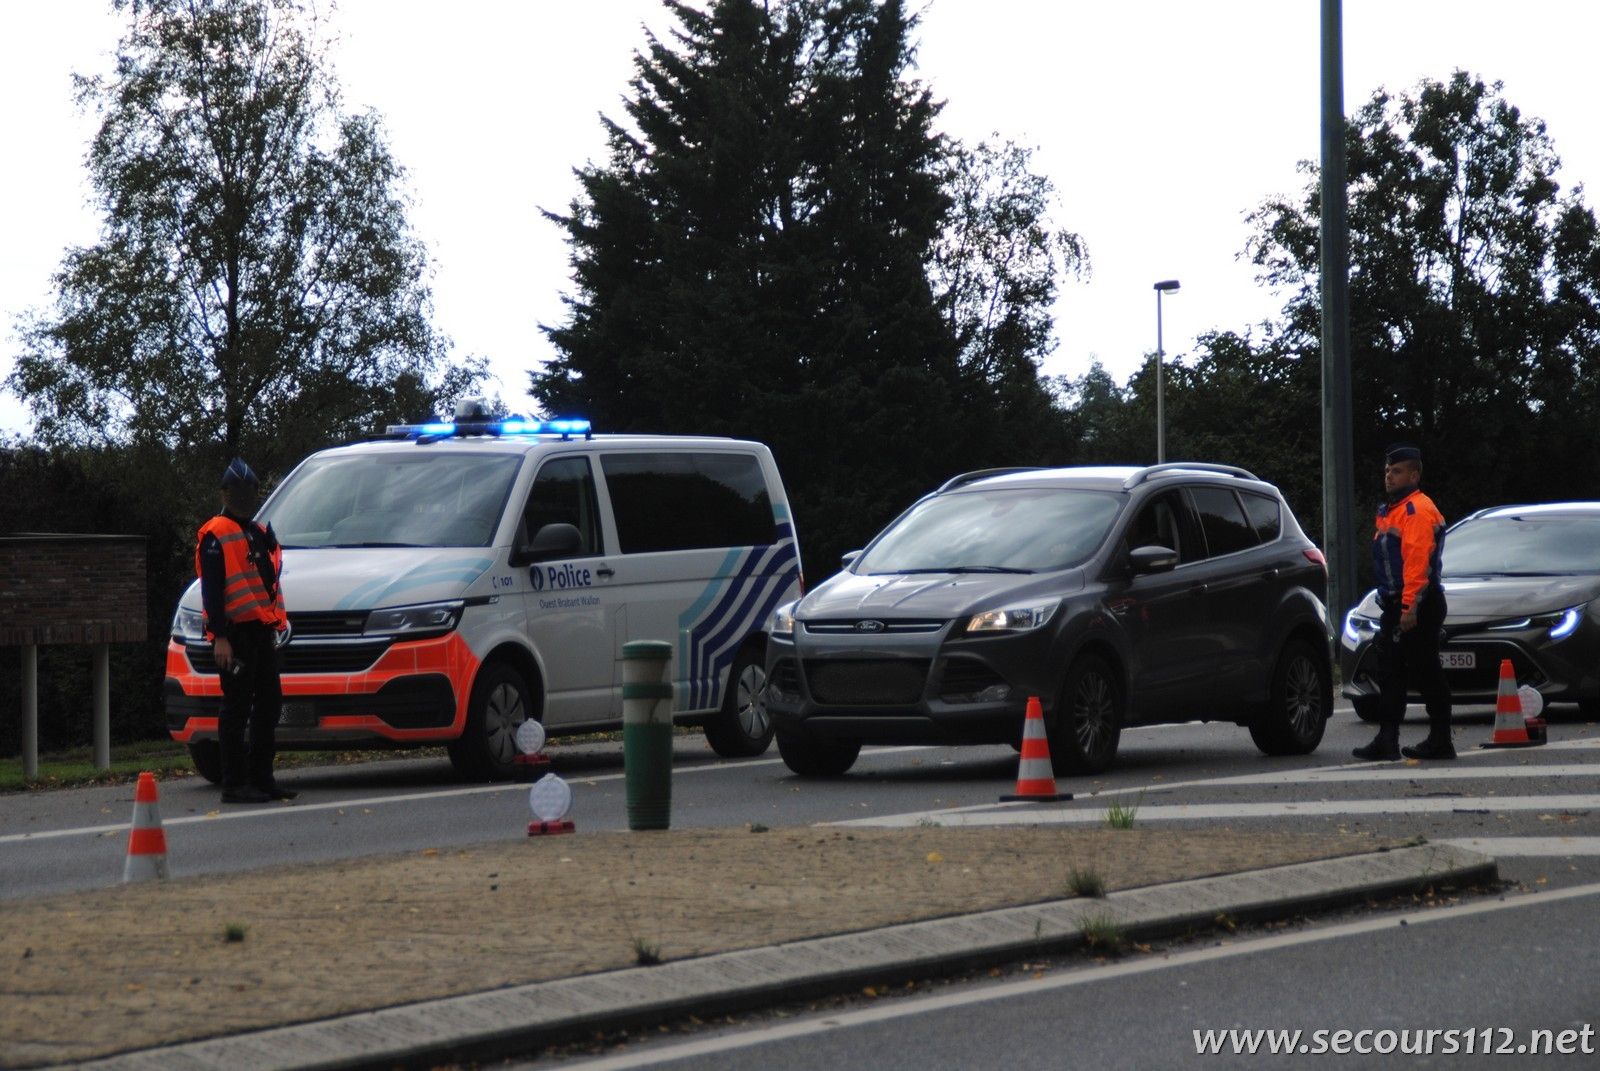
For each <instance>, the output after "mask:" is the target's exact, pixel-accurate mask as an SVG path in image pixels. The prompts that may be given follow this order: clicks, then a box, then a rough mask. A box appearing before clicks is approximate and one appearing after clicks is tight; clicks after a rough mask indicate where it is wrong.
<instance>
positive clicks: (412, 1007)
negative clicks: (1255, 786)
mask: <svg viewBox="0 0 1600 1071" xmlns="http://www.w3.org/2000/svg"><path fill="white" fill-rule="evenodd" d="M1498 876H1499V870H1498V867H1497V866H1496V864H1495V861H1494V860H1493V859H1491V858H1489V857H1488V856H1485V855H1481V854H1479V853H1477V852H1472V851H1468V850H1466V849H1463V848H1459V847H1455V846H1452V845H1444V844H1425V845H1420V846H1418V847H1412V848H1399V849H1395V850H1391V851H1386V852H1374V853H1371V854H1368V855H1357V856H1345V857H1342V858H1337V859H1323V860H1317V861H1314V862H1310V863H1297V864H1294V865H1292V866H1283V867H1274V868H1272V869H1270V870H1256V871H1249V872H1246V873H1242V874H1225V875H1221V876H1218V877H1212V878H1197V879H1193V880H1190V881H1182V882H1174V883H1172V884H1170V885H1155V886H1149V887H1146V888H1141V889H1129V890H1125V891H1123V892H1116V893H1112V894H1110V895H1108V896H1106V897H1105V898H1104V899H1099V900H1085V899H1081V898H1079V899H1072V900H1057V901H1053V902H1050V903H1044V904H1032V905H1029V906H1025V907H1011V908H1002V909H999V910H995V911H986V912H982V913H980V914H974V915H959V916H953V917H949V918H942V919H931V920H928V921H924V922H910V923H904V924H901V925H899V926H890V927H885V928H883V929H878V930H868V931H864V932H861V933H852V934H841V935H837V936H833V937H819V938H813V939H811V940H807V941H796V942H793V943H790V944H785V945H773V946H769V947H765V948H752V949H745V950H743V951H739V952H724V953H720V954H717V955H712V956H703V957H700V958H697V959H690V960H682V961H678V962H673V963H666V964H662V965H661V966H657V967H634V968H629V969H627V970H620V971H610V972H606V973H603V974H593V975H584V976H581V977H577V978H563V979H556V980H553V981H548V982H535V983H531V984H529V985H521V986H513V987H510V988H506V989H497V990H491V991H489V992H486V993H473V994H469V995H467V996H461V997H450V998H446V999H443V1000H434V1001H426V1002H422V1003H418V1004H407V1005H402V1006H399V1007H393V1008H384V1009H380V1010H378V1011H372V1012H362V1013H359V1014H356V1015H349V1016H343V1017H341V1018H338V1019H326V1020H322V1021H319V1022H311V1023H301V1024H298V1025H295V1026H284V1027H275V1028H272V1029H269V1030H260V1031H255V1032H252V1033H248V1034H241V1035H237V1036H233V1037H222V1038H212V1039H209V1040H205V1041H196V1042H189V1043H186V1044H181V1045H172V1046H165V1047H162V1048H155V1049H144V1050H141V1051H138V1052H131V1053H123V1054H121V1055H117V1056H111V1057H107V1058H104V1059H100V1060H95V1061H91V1062H88V1063H84V1064H80V1065H78V1066H79V1067H81V1068H84V1069H85V1071H91V1069H92V1071H169V1069H172V1068H185V1069H193V1071H205V1069H212V1068H215V1069H218V1071H221V1069H229V1071H234V1069H236V1071H334V1069H354V1068H384V1069H387V1068H392V1067H395V1066H397V1065H400V1066H414V1065H428V1064H432V1063H437V1062H440V1061H460V1060H472V1059H477V1060H483V1059H490V1058H494V1057H504V1056H510V1055H516V1054H519V1053H525V1052H527V1051H528V1050H529V1049H533V1048H537V1047H541V1046H544V1045H547V1044H550V1043H553V1042H558V1041H561V1040H564V1039H567V1038H571V1037H573V1036H574V1035H579V1034H583V1033H586V1032H592V1031H595V1030H615V1029H623V1028H629V1027H634V1026H638V1025H641V1024H653V1023H658V1022H660V1021H662V1020H664V1019H670V1018H675V1017H680V1016H685V1015H689V1014H694V1015H701V1016H704V1015H716V1014H722V1013H726V1012H731V1011H739V1010H746V1009H749V1008H753V1007H762V1006H766V1005H770V1004H773V1003H777V1002H784V1001H791V1000H805V999H808V998H811V997H816V996H820V995H824V994H832V993H838V992H844V991H849V990H852V989H855V988H858V987H860V986H862V985H864V984H870V983H873V982H881V981H885V980H898V979H901V978H904V977H905V976H907V975H911V976H916V977H924V976H929V975H938V974H946V973H952V972H955V971H961V970H966V969H970V968H973V967H981V966H989V965H992V964H995V963H1001V962H1005V961H1008V960H1012V959H1016V958H1019V957H1021V958H1028V957H1032V956H1037V955H1041V954H1050V953H1056V952H1062V951H1068V950H1071V949H1074V948H1077V947H1078V946H1080V945H1081V944H1082V943H1083V938H1082V935H1081V930H1082V928H1083V925H1084V923H1085V922H1086V921H1088V920H1091V919H1092V920H1096V921H1098V920H1106V921H1109V922H1111V923H1114V924H1115V925H1116V926H1118V927H1119V928H1120V929H1121V930H1122V932H1123V934H1124V935H1125V936H1126V937H1128V938H1130V939H1137V940H1145V939H1155V938H1161V937H1166V936H1171V935H1173V934H1176V933H1182V932H1185V931H1187V930H1190V929H1193V928H1196V927H1207V926H1210V925H1212V924H1213V923H1214V922H1215V920H1216V918H1217V916H1218V915H1226V916H1228V917H1229V918H1230V919H1237V920H1241V921H1259V920H1264V919H1269V918H1282V917H1284V916H1287V915H1294V914H1298V913H1301V912H1305V911H1316V910H1327V909H1331V908H1336V907H1341V906H1345V905H1348V904H1351V903H1358V902H1360V901H1362V900H1365V899H1368V898H1370V897H1376V896H1388V895H1394V894H1397V893H1405V892H1411V891H1415V890H1418V889H1421V888H1425V887H1427V886H1429V885H1433V884H1436V883H1440V882H1449V883H1452V884H1471V883H1474V882H1483V881H1493V880H1495V879H1496V878H1497V877H1498Z"/></svg>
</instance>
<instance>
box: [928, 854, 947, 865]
mask: <svg viewBox="0 0 1600 1071" xmlns="http://www.w3.org/2000/svg"><path fill="white" fill-rule="evenodd" d="M928 862H930V863H942V862H944V856H942V855H940V854H939V853H938V852H929V853H928Z"/></svg>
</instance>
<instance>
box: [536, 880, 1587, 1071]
mask: <svg viewBox="0 0 1600 1071" xmlns="http://www.w3.org/2000/svg"><path fill="white" fill-rule="evenodd" d="M1596 895H1600V883H1596V884H1591V885H1575V886H1573V887H1571V888H1568V889H1557V890H1555V891H1554V892H1541V893H1532V894H1527V895H1522V896H1513V897H1507V898H1505V899H1500V900H1484V901H1479V902H1476V903H1471V904H1462V905H1460V906H1458V907H1445V908H1438V909H1436V910H1432V911H1417V912H1410V913H1407V914H1404V915H1384V916H1381V917H1378V918H1372V919H1363V920H1361V921H1359V922H1347V923H1342V924H1340V925H1337V926H1327V927H1324V928H1321V929H1315V930H1307V931H1304V932H1300V933H1285V934H1275V935H1273V936H1270V937H1262V938H1257V939H1254V940H1245V941H1240V942H1239V943H1237V944H1226V945H1218V946H1212V947H1208V948H1200V949H1194V950H1192V951H1188V952H1175V953H1172V954H1168V955H1161V956H1149V957H1145V958H1143V959H1137V960H1125V961H1122V962H1120V963H1111V964H1107V965H1105V966H1103V967H1089V968H1085V969H1083V970H1073V971H1070V973H1066V974H1060V975H1056V976H1053V977H1045V978H1040V979H1029V980H1026V981H1020V982H1002V983H999V984H995V985H983V986H980V987H977V988H973V989H968V990H964V991H962V992H959V993H943V994H939V995H937V996H928V997H903V998H900V999H897V1000H894V1001H892V1002H885V1003H882V1004H878V1005H876V1006H874V1007H870V1008H862V1009H860V1010H857V1011H848V1012H842V1013H838V1014H833V1015H825V1016H820V1017H817V1018H811V1019H806V1020H803V1021H800V1022H789V1023H784V1024H782V1025H779V1026H769V1027H758V1028H756V1029H752V1030H747V1031H742V1032H740V1033H737V1034H725V1035H721V1036H718V1037H710V1038H703V1039H699V1040H695V1041H685V1042H681V1043H678V1044H673V1045H660V1046H656V1045H650V1046H648V1047H646V1048H644V1049H642V1050H641V1051H638V1052H630V1053H623V1054H621V1055H617V1056H608V1057H602V1058H601V1059H598V1060H589V1061H585V1062H582V1063H573V1064H563V1065H562V1066H563V1067H567V1068H573V1069H575V1071H576V1069H581V1071H628V1069H630V1068H636V1067H651V1066H655V1065H659V1064H665V1063H669V1062H671V1061H674V1060H688V1059H693V1058H696V1057H704V1056H709V1055H712V1054H714V1053H721V1052H732V1051H735V1050H738V1049H745V1048H751V1047H753V1046H756V1045H766V1044H770V1043H773V1042H779V1041H789V1040H793V1039H795V1038H803V1037H809V1036H812V1035H815V1034H824V1033H829V1032H832V1031H835V1030H844V1029H848V1028H850V1027H857V1026H868V1025H871V1024H874V1023H883V1022H889V1021H891V1020H895V1019H904V1018H906V1017H908V1016H913V1015H927V1014H930V1013H935V1012H948V1011H951V1010H953V1009H958V1008H966V1007H971V1006H972V1005H975V1004H986V1003H989V1002H991V1001H997V1000H1010V999H1011V998H1013V997H1029V996H1033V995H1035V994H1040V993H1048V992H1052V991H1054V990H1058V989H1066V988H1069V987H1072V986H1079V985H1092V984H1094V983H1096V982H1104V981H1111V980H1114V979H1117V978H1125V977H1128V976H1130V975H1138V974H1148V973H1150V972H1151V971H1164V970H1170V969H1173V968H1176V967H1187V966H1190V965H1192V964H1199V963H1210V962H1215V961H1216V960H1223V959H1233V958H1236V957H1238V956H1252V955H1256V954H1258V953H1263V952H1276V951H1278V950H1280V949H1285V948H1294V947H1296V946H1299V945H1307V944H1316V943H1319V942H1323V941H1334V940H1339V939H1341V938H1345V937H1358V936H1361V935H1364V934H1369V933H1376V932H1379V931H1382V930H1391V929H1398V928H1399V927H1401V926H1406V927H1411V926H1422V925H1427V924H1429V923H1434V922H1451V921H1454V920H1456V919H1460V918H1467V917H1471V916H1473V915H1483V914H1488V913H1490V912H1495V911H1507V910H1513V909H1516V908H1522V907H1543V906H1545V905H1547V904H1550V903H1552V902H1554V901H1558V900H1571V899H1575V898H1578V897H1584V896H1596Z"/></svg>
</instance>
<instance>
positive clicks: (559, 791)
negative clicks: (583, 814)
mask: <svg viewBox="0 0 1600 1071" xmlns="http://www.w3.org/2000/svg"><path fill="white" fill-rule="evenodd" d="M528 809H529V810H531V811H533V816H534V817H535V818H537V819H538V820H539V821H541V822H558V821H560V820H561V819H563V818H565V817H566V816H567V812H568V811H570V810H572V786H571V785H569V784H567V783H566V782H565V781H563V780H561V778H559V777H557V776H556V775H555V774H553V773H547V774H545V775H544V776H543V777H541V778H539V780H537V781H535V782H534V785H533V787H532V788H530V789H529V790H528Z"/></svg>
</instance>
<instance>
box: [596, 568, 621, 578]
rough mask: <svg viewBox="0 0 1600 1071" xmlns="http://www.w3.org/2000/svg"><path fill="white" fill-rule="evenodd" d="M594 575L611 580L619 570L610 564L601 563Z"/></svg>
mask: <svg viewBox="0 0 1600 1071" xmlns="http://www.w3.org/2000/svg"><path fill="white" fill-rule="evenodd" d="M594 575H595V576H597V577H599V578H600V579H601V580H610V579H611V578H612V577H614V576H616V575H617V571H616V570H615V569H613V568H611V566H609V565H601V566H597V567H596V568H595V571H594Z"/></svg>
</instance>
